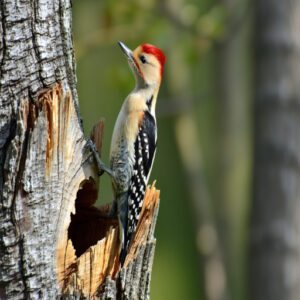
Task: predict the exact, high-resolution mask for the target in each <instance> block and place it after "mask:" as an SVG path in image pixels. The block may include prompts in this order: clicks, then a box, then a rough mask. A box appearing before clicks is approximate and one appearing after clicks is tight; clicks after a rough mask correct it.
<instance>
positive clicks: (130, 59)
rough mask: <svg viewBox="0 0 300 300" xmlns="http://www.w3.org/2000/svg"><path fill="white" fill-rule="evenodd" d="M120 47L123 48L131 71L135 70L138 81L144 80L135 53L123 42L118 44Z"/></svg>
mask: <svg viewBox="0 0 300 300" xmlns="http://www.w3.org/2000/svg"><path fill="white" fill-rule="evenodd" d="M118 44H119V46H120V47H121V49H122V51H123V52H124V54H125V56H126V57H127V59H128V62H129V65H130V67H131V69H132V70H133V73H134V74H135V75H136V78H137V79H138V80H140V79H142V80H143V79H144V77H143V74H142V72H141V70H140V67H139V65H138V63H137V62H136V60H135V58H134V56H133V52H132V51H131V50H130V49H129V48H128V47H127V46H126V45H125V44H124V43H122V42H118Z"/></svg>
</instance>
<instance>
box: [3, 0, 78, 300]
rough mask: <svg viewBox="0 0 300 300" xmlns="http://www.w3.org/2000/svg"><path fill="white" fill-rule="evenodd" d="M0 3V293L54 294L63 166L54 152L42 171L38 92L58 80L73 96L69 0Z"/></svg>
mask: <svg viewBox="0 0 300 300" xmlns="http://www.w3.org/2000/svg"><path fill="white" fill-rule="evenodd" d="M0 10H1V22H0V37H1V39H0V61H1V63H0V73H1V74H0V114H1V116H0V132H1V136H0V190H1V202H0V265H1V268H0V298H8V299H24V298H31V299H40V298H42V297H46V296H47V297H48V298H51V297H52V298H54V297H55V295H56V293H57V291H58V285H57V282H56V276H55V269H54V267H53V266H54V254H55V253H54V252H53V241H54V240H56V232H57V222H58V219H59V210H58V207H60V202H61V199H62V198H63V195H64V183H63V182H62V181H61V176H60V174H62V173H61V172H62V171H63V172H64V171H65V170H59V164H58V160H59V159H60V158H59V157H57V159H55V160H54V161H53V166H52V167H53V168H52V169H51V171H50V174H49V176H48V177H47V178H46V174H45V172H46V170H45V161H46V157H45V153H46V150H45V149H46V148H47V144H48V142H49V141H48V139H49V136H48V132H47V127H48V125H47V123H48V122H49V120H48V116H49V114H48V113H49V112H48V111H47V109H46V107H45V103H39V100H38V94H39V93H41V91H42V90H43V89H45V88H48V87H51V86H53V85H54V84H55V83H56V82H58V81H60V82H61V84H62V86H63V90H64V93H67V92H71V94H72V96H73V99H74V101H75V102H77V94H76V89H75V81H76V78H75V70H74V56H73V47H72V40H71V3H70V1H68V0H66V1H58V0H56V1H29V0H28V1H26V0H25V1H12V0H2V1H1V3H0ZM40 105H41V106H40ZM47 114H48V115H47ZM73 123H74V124H75V123H78V121H77V120H73ZM82 142H83V136H82V135H81V137H79V139H78V141H76V144H78V143H82Z"/></svg>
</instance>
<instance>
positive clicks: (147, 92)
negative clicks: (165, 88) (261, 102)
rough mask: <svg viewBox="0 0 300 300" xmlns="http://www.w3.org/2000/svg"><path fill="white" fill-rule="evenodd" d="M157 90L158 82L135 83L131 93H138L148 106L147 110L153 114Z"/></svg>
mask: <svg viewBox="0 0 300 300" xmlns="http://www.w3.org/2000/svg"><path fill="white" fill-rule="evenodd" d="M158 91H159V84H156V85H142V86H139V85H136V87H135V89H134V91H133V93H136V94H139V95H140V97H141V98H142V99H144V101H146V104H147V106H148V110H149V112H150V113H151V114H152V115H155V107H156V100H157V95H158Z"/></svg>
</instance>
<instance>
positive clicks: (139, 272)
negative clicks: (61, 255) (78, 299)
mask: <svg viewBox="0 0 300 300" xmlns="http://www.w3.org/2000/svg"><path fill="white" fill-rule="evenodd" d="M151 189H153V192H154V194H153V195H152V197H153V200H154V201H153V202H154V203H152V205H153V207H152V212H151V211H150V214H151V215H152V217H151V219H150V220H148V221H149V222H150V226H149V228H148V235H147V237H146V243H144V244H143V243H142V244H140V243H139V242H140V241H139V240H137V241H135V242H136V243H137V245H136V246H137V248H136V253H135V254H133V256H132V257H131V258H129V260H128V259H126V261H125V265H124V267H123V268H122V269H121V270H120V271H119V272H118V274H117V276H116V278H114V279H113V278H112V277H110V276H108V277H107V278H106V280H105V282H104V283H103V284H102V286H101V287H100V290H99V293H98V296H99V297H100V299H101V300H113V299H122V300H123V299H124V300H125V299H128V300H129V299H141V300H143V299H150V281H151V273H152V266H153V260H154V253H155V246H156V238H155V237H154V231H155V226H156V221H157V217H158V211H159V195H160V193H159V191H158V190H156V189H155V188H154V185H152V187H151ZM143 221H144V220H143V218H141V222H143ZM133 246H134V245H133ZM126 263H127V264H126Z"/></svg>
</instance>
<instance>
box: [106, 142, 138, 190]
mask: <svg viewBox="0 0 300 300" xmlns="http://www.w3.org/2000/svg"><path fill="white" fill-rule="evenodd" d="M114 150H115V151H113V152H112V153H111V155H110V166H111V169H112V171H113V173H114V177H113V179H112V183H113V187H114V190H115V191H118V193H123V192H126V191H128V189H129V185H130V180H131V177H132V173H133V166H132V161H131V159H130V154H129V152H130V151H129V149H128V147H127V145H126V144H125V143H124V142H123V141H122V140H121V141H120V143H118V145H117V147H116V148H115V149H114Z"/></svg>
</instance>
